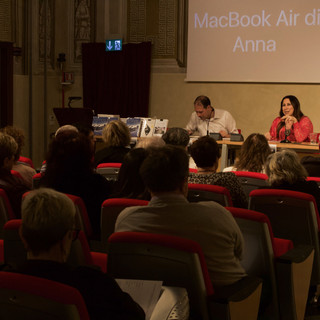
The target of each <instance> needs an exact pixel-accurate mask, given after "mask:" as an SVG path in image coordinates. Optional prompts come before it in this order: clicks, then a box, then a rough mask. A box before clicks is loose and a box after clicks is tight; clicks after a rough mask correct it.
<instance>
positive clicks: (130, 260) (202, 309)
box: [107, 232, 213, 319]
mask: <svg viewBox="0 0 320 320" xmlns="http://www.w3.org/2000/svg"><path fill="white" fill-rule="evenodd" d="M108 241H109V245H110V247H109V253H108V267H107V269H108V273H109V274H110V275H111V276H113V277H115V278H123V279H143V280H161V281H163V283H164V285H167V286H174V287H184V288H186V289H187V291H188V296H189V301H190V309H191V312H193V313H195V314H196V315H198V316H200V318H201V319H208V306H207V297H208V296H209V295H211V294H213V288H212V284H211V281H210V278H209V273H208V270H207V267H206V263H205V260H204V256H203V253H202V249H201V247H200V245H199V244H198V243H196V242H194V241H192V240H189V239H184V238H180V237H175V236H169V235H160V234H150V233H139V232H117V233H114V234H112V235H111V236H110V237H109V239H108Z"/></svg>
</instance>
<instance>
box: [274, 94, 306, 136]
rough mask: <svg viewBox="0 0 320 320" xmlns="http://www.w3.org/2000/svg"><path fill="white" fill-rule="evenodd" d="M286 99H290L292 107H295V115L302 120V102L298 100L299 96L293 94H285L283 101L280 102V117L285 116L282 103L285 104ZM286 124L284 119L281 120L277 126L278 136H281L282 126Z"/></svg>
mask: <svg viewBox="0 0 320 320" xmlns="http://www.w3.org/2000/svg"><path fill="white" fill-rule="evenodd" d="M285 99H289V100H290V102H291V104H292V107H293V114H292V115H293V116H294V117H295V118H296V119H297V120H298V121H300V119H301V118H302V117H303V113H302V111H301V109H300V102H299V100H298V98H297V97H295V96H291V95H288V96H285V97H283V98H282V100H281V103H280V112H279V116H280V118H282V117H283V116H284V113H283V110H282V104H283V101H284V100H285ZM284 126H285V122H284V121H280V122H279V124H278V126H277V138H279V132H280V130H281V128H282V127H284Z"/></svg>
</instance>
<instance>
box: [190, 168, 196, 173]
mask: <svg viewBox="0 0 320 320" xmlns="http://www.w3.org/2000/svg"><path fill="white" fill-rule="evenodd" d="M189 172H193V173H197V172H198V169H195V168H189Z"/></svg>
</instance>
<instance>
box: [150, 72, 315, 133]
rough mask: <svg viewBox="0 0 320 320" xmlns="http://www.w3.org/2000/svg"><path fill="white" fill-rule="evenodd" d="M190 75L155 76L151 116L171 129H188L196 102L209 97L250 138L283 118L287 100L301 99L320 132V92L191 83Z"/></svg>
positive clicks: (291, 87) (293, 87) (311, 88)
mask: <svg viewBox="0 0 320 320" xmlns="http://www.w3.org/2000/svg"><path fill="white" fill-rule="evenodd" d="M185 77H186V75H185V74H178V73H171V74H169V73H156V74H155V73H154V74H152V76H151V90H150V107H149V115H150V116H156V117H158V118H168V119H169V126H170V127H172V126H182V127H184V126H185V125H186V124H187V122H188V121H189V117H190V114H191V112H192V111H193V101H194V99H195V98H196V97H197V96H198V95H200V94H204V95H207V96H208V97H209V98H210V99H211V103H212V105H213V106H215V107H216V108H222V109H227V110H228V111H230V112H231V114H232V115H233V116H234V118H235V119H236V122H237V127H238V128H240V129H241V130H242V132H243V135H244V136H245V137H247V136H248V135H249V134H251V133H253V132H259V133H265V132H266V131H268V130H269V128H270V126H271V122H272V121H273V119H274V118H275V117H276V116H277V115H278V114H279V110H280V101H281V99H282V97H283V96H285V95H288V94H293V95H295V96H297V97H298V99H299V100H300V103H301V109H302V111H303V112H304V114H305V115H308V116H309V117H310V118H311V120H312V122H313V125H314V131H316V132H320V121H319V120H318V119H320V105H319V104H320V103H319V101H320V89H319V87H318V85H308V84H249V83H236V84H235V83H187V82H185V81H184V79H185Z"/></svg>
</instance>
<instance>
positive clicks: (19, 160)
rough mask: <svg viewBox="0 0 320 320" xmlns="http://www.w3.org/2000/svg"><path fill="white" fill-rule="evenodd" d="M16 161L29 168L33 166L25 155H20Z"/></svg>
mask: <svg viewBox="0 0 320 320" xmlns="http://www.w3.org/2000/svg"><path fill="white" fill-rule="evenodd" d="M18 163H22V164H25V165H27V166H29V167H31V168H34V166H33V162H32V160H31V159H30V158H27V157H23V156H20V158H19V159H18Z"/></svg>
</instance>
